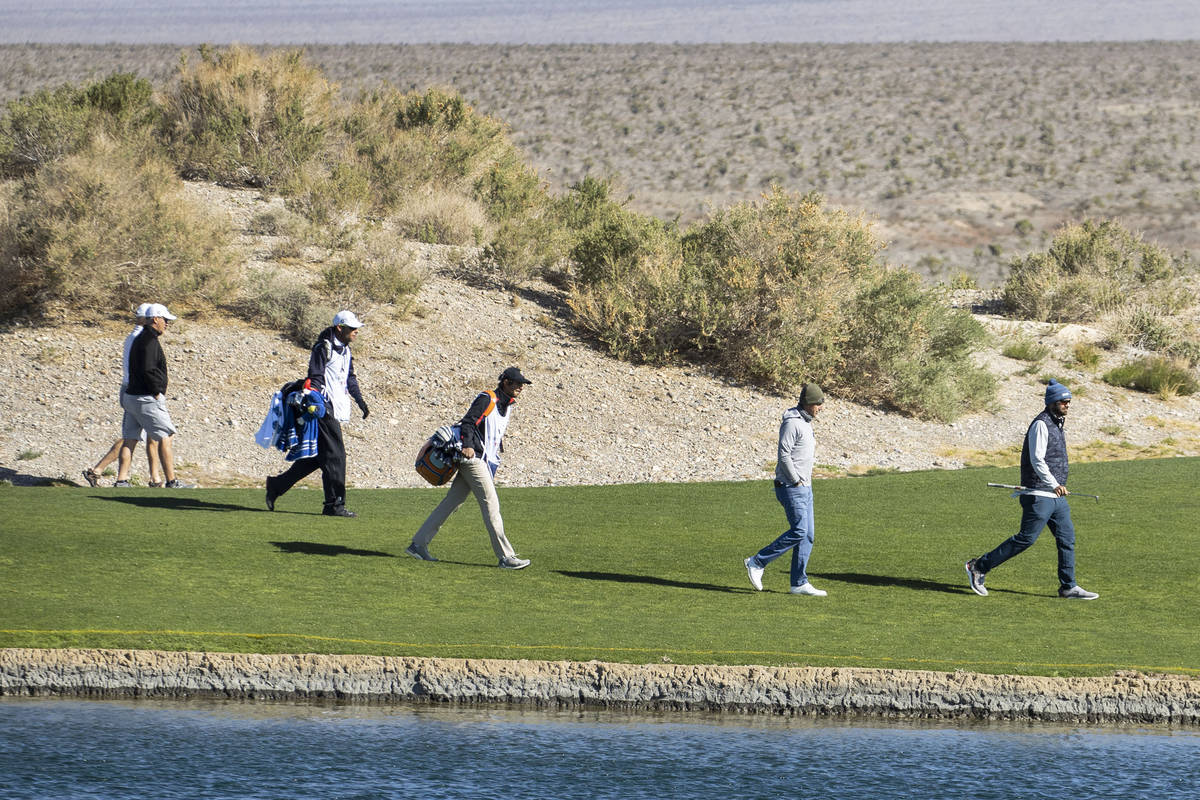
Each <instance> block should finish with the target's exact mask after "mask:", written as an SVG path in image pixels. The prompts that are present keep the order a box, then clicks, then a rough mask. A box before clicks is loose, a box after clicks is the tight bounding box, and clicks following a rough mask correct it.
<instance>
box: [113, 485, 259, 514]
mask: <svg viewBox="0 0 1200 800" xmlns="http://www.w3.org/2000/svg"><path fill="white" fill-rule="evenodd" d="M158 491H159V492H162V491H164V490H162V489H159V490H158ZM93 497H95V498H96V499H97V500H107V501H109V502H110V503H127V504H128V505H131V506H139V507H141V508H161V509H165V510H169V511H251V510H253V509H250V508H248V507H247V506H239V505H233V504H232V503H210V502H208V501H207V500H201V499H200V498H198V497H193V496H190V495H183V494H180V495H172V496H169V497H164V496H162V495H161V494H158V495H155V496H154V497H146V496H142V497H136V496H133V495H122V496H121V497H112V496H110V495H93Z"/></svg>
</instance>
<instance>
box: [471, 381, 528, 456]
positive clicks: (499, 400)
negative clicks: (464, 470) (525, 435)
mask: <svg viewBox="0 0 1200 800" xmlns="http://www.w3.org/2000/svg"><path fill="white" fill-rule="evenodd" d="M491 402H492V398H490V397H488V395H487V392H480V393H479V394H478V395H477V396H476V397H475V402H473V403H471V407H470V408H468V409H467V413H466V414H465V415H464V416H463V418H462V420H461V421H460V422H459V423H458V426H459V436H460V438H461V439H462V446H463V447H470V448H472V449H473V450H474V451H475V452H476V454H478V455H482V454H483V425H484V422H483V418H484V412H485V411H487V407H488V405H489V404H491ZM515 402H517V399H516V398H515V397H512V396H511V395H509V394H508V393H507V392H505V391H504V390H503V389H501V388H500V387H499V386H497V387H496V410H495V411H493V412H492V413H493V414H499V415H500V416H502V417H507V416H508V409H509V407H510V406H511V405H512V404H513V403H515ZM500 452H504V443H503V442H501V443H500Z"/></svg>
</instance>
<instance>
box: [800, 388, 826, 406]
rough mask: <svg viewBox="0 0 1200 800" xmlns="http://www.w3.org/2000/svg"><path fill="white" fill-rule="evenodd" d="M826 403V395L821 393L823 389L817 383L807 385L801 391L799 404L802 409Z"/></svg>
mask: <svg viewBox="0 0 1200 800" xmlns="http://www.w3.org/2000/svg"><path fill="white" fill-rule="evenodd" d="M824 402H825V393H824V392H822V391H821V387H820V386H817V385H816V384H815V383H806V384H804V386H803V387H801V389H800V402H799V403H797V405H799V406H800V407H801V408H803V407H804V406H819V405H821V404H822V403H824Z"/></svg>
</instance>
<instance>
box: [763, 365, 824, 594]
mask: <svg viewBox="0 0 1200 800" xmlns="http://www.w3.org/2000/svg"><path fill="white" fill-rule="evenodd" d="M824 402H825V394H824V393H823V392H822V391H821V387H819V386H817V385H816V384H815V383H806V384H804V386H803V388H801V390H800V400H799V401H798V402H797V403H796V407H795V408H789V409H788V410H787V411H785V412H784V413H783V422H782V423H781V424H780V426H779V458H778V461H777V463H776V466H775V499H777V500H778V501H779V504H780V505H782V506H783V511H784V513H785V514H786V515H787V521H788V529H787V530H786V531H784V532H783V533H782V534H780V536H779V538H778V539H776V540H775V541H773V542H771V543H770V544H769V545H767V546H766V547H764V548H763V549H762V550H759V551H758V552H757V553H755V554H754V555H752V556H750V557H749V558H747V559H746V560H745V564H746V574H747V575H748V576H749V577H750V585H751V586H753V587H754V588H755V589H757V590H758V591H760V592H761V591H762V588H763V587H762V576H763V571H764V570H765V569H766V568H767V564H770V563H771V562H772V561H774V560H775V559H777V558H779V557H780V556H781V555H783V554H784V553H786V552H787V551H788V550H791V551H792V571H791V583H792V589H791V592H792V594H802V595H808V596H809V597H824V596H825V595H826V594H827V592H825V591H824V590H822V589H818V588H817V587H815V586H813V585H812V584H811V583H809V582H808V574H807V572H806V571H805V570H806V568H807V566H808V557H809V555H810V554H811V553H812V547H813V535H814V529H813V496H812V468H813V456H814V455H815V453H816V440H815V439H814V438H813V429H812V423H813V420H815V419H816V418H817V414H818V413H819V412H820V411H821V406H822V404H824Z"/></svg>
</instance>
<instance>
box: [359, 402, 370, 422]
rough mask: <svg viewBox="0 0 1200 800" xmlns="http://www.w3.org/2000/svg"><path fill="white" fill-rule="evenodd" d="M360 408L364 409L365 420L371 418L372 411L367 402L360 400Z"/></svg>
mask: <svg viewBox="0 0 1200 800" xmlns="http://www.w3.org/2000/svg"><path fill="white" fill-rule="evenodd" d="M358 407H359V408H361V409H362V412H363V419H366V418H367V417H369V416H370V415H371V409H369V408H367V401H366V400H359V401H358Z"/></svg>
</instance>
